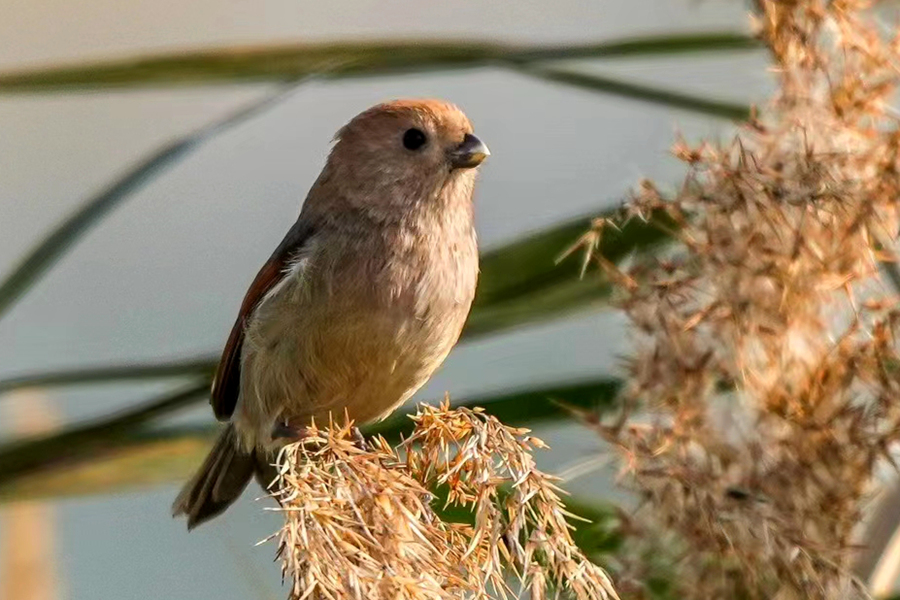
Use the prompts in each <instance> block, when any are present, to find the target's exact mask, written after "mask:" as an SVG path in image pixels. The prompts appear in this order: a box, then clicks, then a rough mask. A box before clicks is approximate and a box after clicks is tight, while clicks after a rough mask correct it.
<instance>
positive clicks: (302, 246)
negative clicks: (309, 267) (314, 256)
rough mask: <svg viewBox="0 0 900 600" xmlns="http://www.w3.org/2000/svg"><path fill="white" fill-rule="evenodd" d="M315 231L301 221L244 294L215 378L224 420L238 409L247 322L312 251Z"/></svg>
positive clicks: (217, 410) (216, 409)
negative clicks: (296, 262)
mask: <svg viewBox="0 0 900 600" xmlns="http://www.w3.org/2000/svg"><path fill="white" fill-rule="evenodd" d="M313 230H314V228H313V227H312V226H311V225H310V224H309V223H307V222H305V221H304V219H303V217H301V218H300V219H298V220H297V222H296V223H294V225H293V227H291V229H290V231H288V233H287V235H286V236H285V237H284V239H283V240H282V241H281V243H280V244H279V245H278V248H276V249H275V252H273V253H272V256H270V257H269V260H267V261H266V264H264V265H263V266H262V268H261V269H260V270H259V273H257V274H256V278H254V280H253V283H251V284H250V289H248V290H247V293H246V294H245V295H244V301H243V302H242V303H241V311H240V313H239V314H238V317H237V320H236V321H235V322H234V326H233V327H232V328H231V334H230V335H229V336H228V342H226V344H225V350H224V351H223V352H222V358H221V359H220V360H219V366H218V368H217V369H216V377H215V379H213V385H212V393H211V396H210V404H212V407H213V413H214V414H215V415H216V418H217V419H219V420H220V421H225V420H228V419H229V418H230V417H231V415H232V413H234V409H235V406H237V400H238V395H239V393H240V389H241V348H242V347H243V345H244V329H245V327H246V326H247V322H248V321H249V319H250V317H251V315H252V314H253V311H254V310H255V309H256V307H257V306H258V305H259V303H260V302H261V301H262V299H263V298H265V297H266V294H267V293H269V291H270V290H272V288H274V287H275V286H276V285H278V282H279V281H281V280H282V278H283V277H284V276H285V274H286V271H287V269H288V268H290V265H291V262H292V261H293V260H296V257H298V256H299V255H302V254H303V253H304V251H305V250H307V249H308V247H309V245H310V240H311V239H312V236H313Z"/></svg>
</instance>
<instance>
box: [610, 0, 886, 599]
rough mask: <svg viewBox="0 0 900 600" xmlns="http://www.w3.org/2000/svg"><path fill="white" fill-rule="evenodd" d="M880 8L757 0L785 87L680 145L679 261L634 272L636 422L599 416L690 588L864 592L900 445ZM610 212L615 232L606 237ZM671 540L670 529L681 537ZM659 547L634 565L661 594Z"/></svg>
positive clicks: (637, 213)
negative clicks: (651, 572)
mask: <svg viewBox="0 0 900 600" xmlns="http://www.w3.org/2000/svg"><path fill="white" fill-rule="evenodd" d="M869 8H870V7H869V3H868V2H862V1H853V0H831V1H826V0H793V1H786V0H782V1H774V0H760V1H759V2H757V9H758V10H757V15H756V20H755V26H756V29H757V31H758V35H759V37H760V39H761V40H762V41H763V42H764V43H765V44H766V45H767V47H768V50H769V52H770V55H771V58H772V60H773V62H774V69H773V72H774V74H775V76H776V77H777V78H778V82H779V91H778V94H777V95H776V97H775V98H773V99H772V100H771V102H770V103H769V104H767V105H766V106H765V107H763V109H762V110H761V111H760V113H759V116H758V117H755V118H754V119H752V120H751V122H750V123H748V124H746V125H744V126H742V128H741V129H740V131H739V133H738V135H737V136H736V138H735V139H734V141H733V142H732V143H730V144H724V145H723V144H715V143H703V144H700V145H699V146H696V147H688V145H687V144H685V143H679V144H678V145H677V146H676V148H675V153H676V155H677V156H678V157H680V158H681V159H683V160H684V161H685V162H686V163H687V164H688V165H689V174H688V176H687V178H686V180H685V182H684V184H683V186H681V188H680V189H679V190H678V191H677V192H676V193H674V194H672V197H670V198H667V197H665V195H664V194H663V193H661V192H660V191H658V190H657V189H656V188H655V187H654V186H653V185H652V184H650V183H646V182H645V183H643V184H642V185H641V188H640V190H639V191H638V192H637V193H636V194H635V197H634V198H633V200H632V202H631V203H630V205H629V207H628V215H629V216H630V217H631V218H637V217H644V218H646V217H649V216H650V215H656V216H659V215H664V219H663V220H664V221H666V222H667V223H671V224H672V225H671V228H672V232H673V238H674V239H675V240H676V244H675V247H674V248H673V249H672V250H671V252H669V253H667V256H666V258H665V259H659V258H658V259H657V260H655V261H654V262H653V264H649V265H648V264H647V263H646V262H645V263H644V264H642V265H637V266H634V267H631V268H629V269H627V270H623V271H615V270H614V267H612V266H611V265H610V264H609V263H608V262H605V261H601V264H602V265H604V268H605V269H607V271H609V272H611V273H612V274H613V275H614V276H615V278H616V280H617V281H619V282H621V283H622V285H621V286H620V288H621V293H622V297H621V305H622V307H623V308H624V310H625V311H626V313H627V315H628V317H629V318H630V320H631V322H632V324H633V326H634V330H635V337H636V350H635V351H634V353H633V355H632V357H631V360H630V361H629V363H628V368H629V376H630V378H629V385H628V387H627V390H626V392H625V394H624V398H623V400H624V402H623V406H624V408H623V414H622V415H621V418H620V419H619V420H618V421H617V422H615V423H612V424H610V423H603V424H601V425H597V428H598V430H600V431H601V432H602V434H603V435H604V436H605V437H606V438H607V439H608V440H610V441H611V442H612V443H613V446H614V447H615V448H616V449H617V450H618V451H619V453H620V456H621V457H622V458H623V465H624V466H623V473H622V481H623V483H624V484H625V485H627V486H628V487H630V488H631V489H633V490H635V491H636V492H637V493H638V495H639V497H640V498H642V499H643V500H645V502H644V504H643V505H642V507H641V508H640V510H639V513H638V515H639V517H638V518H636V519H635V521H636V522H639V523H641V525H642V528H643V533H644V535H643V541H642V542H641V541H640V540H639V541H638V542H636V545H641V544H642V545H643V548H644V550H645V551H646V547H647V544H648V543H649V542H651V541H653V542H657V541H658V540H659V539H671V543H670V544H668V545H667V547H666V550H667V551H668V552H669V553H670V556H671V558H672V565H673V569H674V574H675V578H674V580H673V584H674V586H675V588H676V594H675V596H676V597H679V598H703V599H707V598H716V599H718V598H723V599H725V598H784V599H787V598H823V599H825V598H828V599H838V598H840V599H844V598H852V597H865V595H866V593H865V591H864V590H863V589H861V586H859V585H858V584H857V582H855V581H854V580H853V578H852V576H851V575H850V573H849V566H850V564H851V561H852V558H853V549H854V542H855V538H854V534H855V533H856V532H857V529H858V524H859V522H860V519H861V513H862V510H863V508H864V507H865V503H866V501H867V499H868V495H869V494H870V493H871V492H872V491H873V480H874V471H875V469H876V466H878V465H879V464H880V463H881V462H882V461H891V457H890V451H891V449H892V448H893V447H894V444H895V443H896V442H897V440H898V438H900V380H898V373H900V361H898V356H897V348H896V340H895V336H896V333H897V328H898V325H900V308H898V304H897V299H896V298H895V297H894V296H892V295H891V294H889V293H888V291H887V290H886V287H885V285H883V284H882V282H881V280H880V278H879V275H878V273H879V267H880V266H882V263H884V262H885V261H893V260H894V257H893V255H892V254H891V253H890V252H889V250H891V249H893V248H894V247H895V242H896V237H897V235H896V234H897V227H898V223H897V203H898V199H900V177H898V146H900V129H898V119H897V113H896V112H895V111H894V110H893V109H892V108H891V107H890V106H889V102H890V101H891V100H892V99H894V98H895V97H896V96H895V93H896V91H897V84H898V76H900V72H898V65H900V60H898V58H900V57H898V52H897V50H898V47H900V42H898V39H897V38H893V39H885V33H889V34H894V33H895V31H891V32H883V31H881V30H880V29H879V28H878V26H877V23H876V22H875V21H874V20H873V16H872V14H871V13H870V12H868V9H869ZM604 225H605V224H603V223H600V224H598V228H599V229H598V232H597V235H599V234H600V233H602V231H601V230H602V228H603V226H604ZM663 534H667V535H663ZM639 562H640V561H634V564H632V570H629V568H627V567H626V566H623V567H622V568H621V570H620V573H619V574H618V575H617V577H616V578H617V582H618V585H619V588H620V592H621V593H623V594H624V596H625V597H638V598H639V597H646V596H647V595H648V592H647V588H646V586H643V585H642V584H641V581H640V578H641V575H640V573H641V571H640V570H641V569H642V568H643V567H642V566H641V565H640V564H638V563H639Z"/></svg>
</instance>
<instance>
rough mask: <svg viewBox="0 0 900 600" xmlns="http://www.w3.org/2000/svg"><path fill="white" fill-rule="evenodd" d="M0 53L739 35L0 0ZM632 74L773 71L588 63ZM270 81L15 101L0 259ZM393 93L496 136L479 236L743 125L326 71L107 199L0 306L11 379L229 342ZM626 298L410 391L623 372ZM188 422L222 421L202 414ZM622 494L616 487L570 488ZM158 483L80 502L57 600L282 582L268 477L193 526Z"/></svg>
mask: <svg viewBox="0 0 900 600" xmlns="http://www.w3.org/2000/svg"><path fill="white" fill-rule="evenodd" d="M0 7H2V11H0V12H2V17H0V68H3V69H9V68H14V67H22V66H29V65H42V64H50V63H57V62H72V61H78V60H82V59H88V58H106V57H117V56H122V55H125V54H134V53H138V52H143V51H151V50H175V49H179V48H185V47H189V48H194V47H197V46H205V45H220V44H235V43H240V44H253V43H265V42H273V41H297V40H325V39H334V38H344V37H347V36H352V37H363V38H365V37H385V36H388V37H405V36H415V37H421V36H427V35H434V36H444V37H446V36H470V37H473V38H481V37H485V38H496V39H501V40H507V41H514V42H515V41H521V42H539V41H544V42H548V43H551V42H564V41H574V40H597V39H611V38H622V37H628V36H632V35H639V34H648V33H657V32H674V31H703V30H708V29H717V30H721V29H726V30H742V29H746V19H745V15H744V6H743V4H742V3H740V2H734V1H728V0H706V1H675V0H672V1H669V0H595V1H593V2H587V1H582V2H579V1H575V0H560V1H557V2H554V3H546V2H537V1H535V0H527V1H519V2H490V3H489V2H484V1H480V2H479V1H476V0H458V1H455V2H430V1H422V0H403V1H398V2H390V3H388V2H383V1H382V2H374V1H367V0H352V1H350V2H328V3H325V2H322V3H312V2H306V1H301V0H294V1H287V0H272V1H267V2H264V3H263V2H258V1H254V0H231V1H224V0H218V1H217V0H198V1H193V2H185V1H183V0H182V1H179V2H176V1H173V0H157V1H150V0H133V1H130V2H122V1H121V0H83V1H81V2H63V1H61V0H57V1H53V2H48V1H39V0H31V1H28V0H4V1H3V2H2V3H0ZM591 68H592V69H596V70H597V71H598V72H602V73H606V74H616V75H620V76H623V77H628V78H630V79H632V80H634V81H639V82H650V83H658V84H660V85H666V86H670V87H673V88H681V89H686V90H691V91H694V92H697V93H703V94H709V95H710V96H714V97H716V98H724V99H730V100H735V101H746V100H748V99H758V98H761V97H764V94H765V92H766V91H767V89H768V87H769V79H768V76H767V75H766V73H765V61H764V57H763V55H762V54H761V53H723V54H721V55H719V56H704V57H702V58H690V59H685V58H684V57H678V58H675V59H669V60H662V61H637V60H621V61H605V62H597V63H593V64H592V65H591ZM267 89H268V88H266V87H265V86H241V87H206V88H190V89H176V90H172V89H169V90H158V91H139V92H101V93H77V94H61V95H37V96H35V95H23V96H0V157H2V159H0V274H3V273H5V272H7V271H8V269H9V268H10V267H11V266H12V265H13V264H15V262H16V259H17V258H18V257H19V256H20V255H21V254H22V252H23V251H24V250H25V249H26V248H28V247H29V246H30V245H31V243H32V242H33V241H34V240H35V239H36V238H38V237H39V236H41V234H42V233H44V232H45V231H46V230H47V229H48V228H49V227H51V226H52V225H54V224H55V223H56V222H58V220H59V219H60V218H61V217H62V216H63V215H65V214H67V213H68V212H69V211H70V210H72V209H73V208H74V207H75V206H77V205H78V204H79V203H80V202H81V201H82V199H84V198H85V197H87V196H88V195H89V194H91V193H93V192H95V191H96V190H97V189H98V188H99V187H101V186H103V185H104V184H105V183H106V182H108V181H109V180H110V179H111V178H112V177H114V176H116V175H117V174H119V173H121V172H122V171H123V170H124V169H125V168H127V167H128V166H129V165H131V164H132V163H133V162H134V161H135V160H137V159H138V158H139V157H141V156H143V155H144V154H145V153H147V152H148V151H150V150H152V149H154V148H155V147H156V146H157V145H158V144H160V143H162V142H165V141H167V140H170V139H171V138H172V137H173V136H176V135H178V134H180V133H184V132H186V131H189V130H191V129H192V128H194V127H197V126H199V125H201V124H203V123H205V122H208V121H209V120H211V119H214V118H216V117H217V116H219V115H223V114H225V113H226V112H228V111H229V110H230V109H231V108H233V107H236V106H238V105H240V104H242V103H244V102H246V101H248V100H249V99H251V98H253V97H256V96H258V95H259V94H261V93H265V91H266V90H267ZM399 96H438V97H442V98H446V99H449V100H452V101H454V102H456V103H458V104H459V105H460V106H462V107H463V108H464V109H465V110H466V112H467V113H468V114H469V116H470V117H471V119H472V120H473V122H474V123H475V126H476V130H477V132H478V134H479V136H481V137H482V138H483V139H484V140H486V141H487V142H488V144H489V145H490V147H491V150H492V152H493V155H492V157H491V159H490V161H489V163H488V164H487V165H486V166H485V168H484V169H483V174H482V177H481V182H480V185H479V189H478V197H477V219H478V226H479V232H480V235H481V240H482V244H483V247H485V248H489V247H492V246H495V245H496V244H498V243H501V242H503V241H506V240H509V239H512V238H514V237H516V236H518V235H520V234H522V233H523V232H526V231H528V230H531V229H534V228H539V227H543V226H545V225H548V224H551V223H554V222H556V221H559V220H561V219H564V218H566V217H569V216H573V215H577V214H581V213H584V212H589V211H594V212H598V211H600V210H601V209H603V208H604V207H606V206H609V205H610V203H611V202H614V201H615V200H616V199H617V198H620V197H622V195H623V194H624V193H625V192H626V191H627V190H628V189H629V188H630V187H631V186H632V185H633V184H634V183H635V182H636V181H637V180H638V179H639V178H640V177H651V178H654V179H656V180H657V181H659V182H662V183H671V184H676V183H677V182H678V181H679V179H680V176H681V173H682V169H681V166H680V165H679V164H678V163H677V162H676V161H674V160H673V159H671V158H670V157H668V155H667V149H668V147H669V145H670V144H671V142H672V140H673V139H674V134H675V133H676V132H677V131H681V132H684V133H685V134H687V135H688V136H690V137H696V136H698V135H701V134H704V135H705V134H710V133H712V134H716V135H720V136H723V137H724V136H728V135H730V127H729V125H728V124H727V123H725V122H723V121H717V120H713V119H709V118H704V117H699V116H695V115H692V114H689V113H685V112H680V111H672V110H669V109H666V108H661V107H657V106H652V105H648V104H643V103H637V102H632V101H627V100H623V99H621V98H616V97H612V96H603V95H597V94H593V93H588V92H584V91H579V90H574V89H571V88H566V87H560V86H556V85H551V84H547V83H543V82H540V81H535V80H530V79H528V78H525V77H522V76H520V75H516V74H511V73H508V72H504V71H499V70H492V69H484V70H480V71H474V72H465V73H455V74H447V75H418V76H409V77H391V78H382V79H366V80H359V81H342V82H333V83H327V84H326V83H311V84H309V85H307V86H306V87H304V88H303V89H302V90H300V91H299V92H298V93H296V94H295V95H294V96H293V97H292V98H291V99H290V100H289V101H287V102H285V103H283V104H281V105H279V106H278V107H277V108H276V109H274V110H272V111H271V112H269V113H266V114H265V115H262V116H260V117H258V118H255V119H254V120H252V121H251V122H249V123H247V124H245V125H242V126H241V127H239V128H237V129H236V130H234V131H231V132H229V133H227V134H225V135H223V136H221V137H218V138H216V139H215V140H214V141H213V142H212V143H210V144H207V145H206V146H204V147H203V148H202V149H200V150H199V151H198V152H196V153H194V154H193V155H191V157H190V158H189V159H187V160H185V161H184V162H182V163H181V164H179V165H178V166H177V167H175V168H174V169H172V170H171V171H169V172H167V173H166V175H165V176H164V177H162V178H161V179H159V180H157V181H155V182H154V183H153V184H152V185H150V186H148V187H147V188H145V189H144V190H142V191H141V192H140V193H138V194H136V195H135V196H134V197H133V198H132V199H130V200H129V201H128V203H127V204H125V205H124V206H123V207H122V208H120V209H119V210H117V211H116V212H115V213H113V214H112V216H111V217H109V218H108V219H107V220H106V221H105V222H104V223H103V224H102V225H101V226H100V227H98V228H97V229H95V230H94V231H93V232H92V233H91V234H90V236H89V237H88V238H87V239H86V240H85V241H84V242H83V243H82V244H80V245H79V246H78V247H77V249H76V250H75V252H73V253H72V254H71V255H70V256H68V257H67V258H66V259H65V260H64V261H63V262H61V263H60V264H59V265H57V266H56V267H55V268H54V269H53V271H52V272H51V273H50V274H49V275H48V276H47V277H46V279H44V280H43V281H42V282H41V283H40V285H38V286H37V287H36V288H35V289H34V290H32V292H31V293H30V294H29V295H28V296H27V297H26V298H25V299H24V300H23V301H22V302H21V303H20V304H19V305H18V306H17V307H16V308H15V309H14V310H13V311H12V312H11V313H9V314H8V315H6V316H5V318H4V319H3V320H2V321H0V377H3V376H8V375H11V374H14V373H18V372H21V371H26V370H27V371H31V370H34V369H37V368H52V367H67V366H73V365H88V364H102V363H104V362H106V361H122V360H132V359H133V360H139V359H156V358H161V357H172V356H189V355H192V354H194V353H198V352H207V351H211V350H216V349H218V347H219V346H220V345H221V344H222V342H223V340H224V338H225V336H226V335H227V333H228V330H229V328H230V326H231V322H232V319H233V318H234V314H235V311H236V308H237V305H238V304H239V301H240V297H241V295H242V294H243V291H244V289H245V288H246V285H247V284H248V282H249V280H250V279H251V278H252V276H253V274H254V273H255V272H256V269H257V268H258V266H259V265H260V264H261V261H263V260H264V259H265V257H266V256H268V254H269V253H270V251H271V249H272V247H273V246H274V245H275V244H276V243H277V242H278V241H279V240H280V239H281V236H282V235H283V233H284V231H285V229H286V227H287V226H288V225H289V224H290V223H291V222H292V221H293V220H294V218H295V215H296V211H297V209H298V206H299V204H300V202H301V200H302V198H303V196H304V195H305V193H306V190H307V188H308V186H309V185H310V184H311V182H312V181H313V179H314V178H315V175H316V174H317V173H318V171H319V169H320V168H321V164H322V161H323V159H324V156H325V153H326V151H327V148H328V142H329V140H330V138H331V136H332V134H333V133H334V131H335V130H336V129H337V128H338V127H339V126H340V125H342V124H343V123H344V122H345V121H346V120H347V119H348V118H350V117H351V116H353V115H354V114H356V113H357V112H359V111H360V110H362V109H363V108H365V107H367V106H369V105H371V104H373V103H375V102H378V101H381V100H384V99H387V98H393V97H399ZM625 333H626V332H625V330H624V327H623V323H622V321H621V319H619V318H618V317H617V316H616V315H615V314H612V313H603V314H599V315H597V314H594V315H589V316H580V317H575V318H569V319H566V320H563V321H559V322H555V323H551V324H546V325H540V326H536V327H529V328H526V329H522V330H519V331H516V332H514V333H510V334H507V335H504V336H502V337H499V338H497V339H490V340H484V341H480V342H477V343H472V344H468V345H465V346H463V347H460V348H459V349H457V350H456V351H455V352H454V353H453V354H452V356H451V357H450V359H449V360H448V362H447V364H446V366H445V367H444V368H443V369H442V370H441V371H440V373H439V374H438V375H437V376H436V377H435V378H434V379H433V380H432V382H431V383H430V384H429V385H428V386H427V388H426V389H424V390H423V391H422V393H420V394H419V395H418V397H417V399H419V400H435V399H438V398H440V397H441V396H442V395H443V393H444V392H445V391H450V392H451V394H453V395H454V396H459V397H461V396H463V395H466V394H469V393H474V392H479V391H490V390H501V389H511V388H514V387H520V386H526V385H528V384H529V383H535V382H555V381H567V380H576V379H580V378H585V377H589V376H594V375H597V374H603V373H609V372H612V371H614V369H615V363H616V357H617V355H618V354H619V353H621V352H623V351H624V350H625V346H624V345H623V340H624V337H625ZM159 389H160V388H159V386H130V387H117V388H101V389H99V390H78V391H75V392H71V393H59V394H55V395H54V396H53V399H54V400H55V401H56V402H57V403H58V405H59V406H60V408H61V410H62V411H63V412H64V414H65V415H66V416H67V418H70V419H77V418H81V417H87V416H93V415H99V414H104V413H107V412H108V411H110V410H112V409H115V408H117V407H122V406H126V405H128V404H130V403H132V402H134V401H136V400H140V399H142V398H144V397H146V396H147V395H148V394H152V393H154V392H155V391H158V390H159ZM189 418H190V419H191V420H192V421H197V422H211V421H212V418H211V415H209V414H208V412H207V410H206V409H205V407H204V408H198V409H197V410H196V411H192V412H191V414H190V416H189ZM538 434H539V435H541V436H543V437H544V438H545V439H546V440H547V441H548V442H550V444H551V445H552V446H553V451H552V452H550V453H544V456H542V464H543V465H544V466H545V467H546V468H548V469H551V470H556V469H561V468H565V467H566V466H569V465H571V464H573V463H574V462H577V461H579V460H582V459H584V458H586V457H589V456H591V455H592V454H594V453H596V452H598V451H599V449H600V445H599V443H598V442H596V441H595V439H594V437H593V436H592V435H591V434H589V433H586V432H583V431H581V430H579V429H577V428H575V427H571V426H560V427H553V428H548V429H546V430H540V431H538ZM571 487H572V488H573V489H576V490H581V491H593V492H595V493H609V485H608V479H607V478H606V477H602V476H600V475H596V474H594V475H589V476H587V477H585V478H583V479H580V480H578V481H576V482H573V483H572V485H571ZM175 491H176V488H175V486H167V487H164V488H158V489H155V490H151V491H140V492H130V493H123V494H118V495H116V496H112V497H102V498H82V499H74V500H65V501H61V502H59V503H58V504H57V506H58V507H59V515H60V517H59V518H60V543H59V559H60V569H61V575H62V578H63V585H64V590H65V597H66V598H72V599H73V600H95V599H105V598H116V599H117V600H126V599H132V598H134V599H144V598H172V599H194V598H196V599H205V598H219V599H222V600H238V599H257V598H259V599H263V598H266V599H268V598H282V597H284V595H285V592H284V590H283V589H280V588H279V585H278V574H277V565H275V564H273V563H272V553H273V551H274V547H273V546H271V545H268V546H263V547H260V548H254V547H253V543H254V542H256V541H257V540H259V539H261V538H263V537H265V536H266V535H268V534H269V533H270V532H271V531H272V530H273V529H274V528H275V527H277V524H278V520H277V518H274V517H273V516H272V515H268V514H265V513H263V511H262V507H261V505H260V504H259V503H254V502H252V497H253V495H254V494H253V493H248V494H246V495H245V498H244V500H243V501H242V502H241V504H240V505H239V506H237V507H236V508H235V509H233V510H232V511H230V512H229V513H228V515H227V516H226V517H224V518H222V519H219V520H217V521H216V522H214V523H213V524H211V525H209V526H206V527H203V528H201V529H199V530H198V531H196V532H194V533H192V534H190V535H188V534H187V533H186V532H185V531H184V526H183V523H182V522H180V521H173V520H172V519H170V517H169V505H170V502H171V500H172V497H173V495H174V493H175Z"/></svg>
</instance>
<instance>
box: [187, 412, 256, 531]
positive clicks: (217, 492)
mask: <svg viewBox="0 0 900 600" xmlns="http://www.w3.org/2000/svg"><path fill="white" fill-rule="evenodd" d="M257 470H258V461H257V459H256V457H255V456H254V453H246V452H243V451H242V450H241V449H240V448H239V447H238V444H237V438H236V436H235V431H234V426H233V425H228V427H227V428H226V429H225V430H224V431H222V433H221V434H219V437H218V439H216V443H215V444H214V445H213V447H212V450H210V452H209V455H207V457H206V459H205V460H204V461H203V464H202V465H201V466H200V469H198V470H197V473H196V474H195V475H194V476H193V477H192V478H191V479H190V481H188V482H187V483H186V484H185V486H184V487H183V488H182V490H181V492H180V493H179V494H178V497H177V498H175V502H174V503H173V504H172V515H173V516H176V517H177V516H180V515H186V516H187V520H188V529H193V528H194V527H196V526H197V525H200V524H202V523H205V522H206V521H208V520H210V519H212V518H213V517H216V516H218V515H219V514H221V513H222V512H223V511H224V510H225V509H226V508H228V507H229V506H231V505H232V504H233V503H234V501H235V500H237V499H238V497H239V496H240V495H241V492H243V491H244V488H246V487H247V483H249V481H250V478H251V477H252V476H253V474H254V473H255V472H256V471H257ZM258 478H260V479H261V477H259V476H258ZM267 483H268V482H267Z"/></svg>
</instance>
